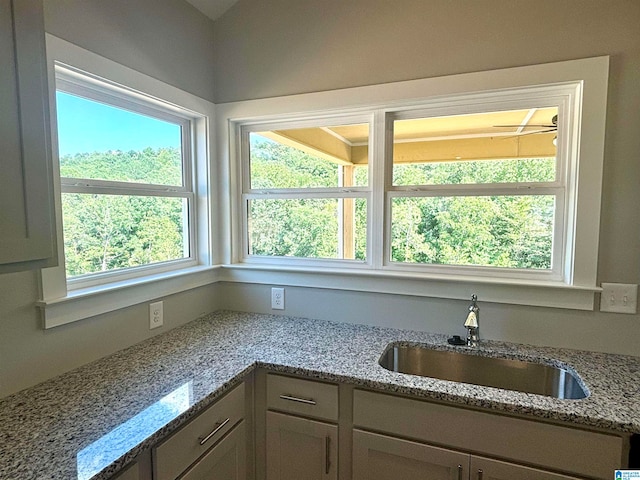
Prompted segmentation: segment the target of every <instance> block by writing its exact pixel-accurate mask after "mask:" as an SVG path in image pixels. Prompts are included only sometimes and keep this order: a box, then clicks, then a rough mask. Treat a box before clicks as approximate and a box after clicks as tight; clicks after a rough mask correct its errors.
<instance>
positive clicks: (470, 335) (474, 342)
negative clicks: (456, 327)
mask: <svg viewBox="0 0 640 480" xmlns="http://www.w3.org/2000/svg"><path fill="white" fill-rule="evenodd" d="M464 326H465V327H466V329H467V346H469V347H476V346H478V341H479V340H480V307H478V296H477V295H475V294H474V295H472V296H471V305H469V313H468V314H467V319H466V320H465V322H464Z"/></svg>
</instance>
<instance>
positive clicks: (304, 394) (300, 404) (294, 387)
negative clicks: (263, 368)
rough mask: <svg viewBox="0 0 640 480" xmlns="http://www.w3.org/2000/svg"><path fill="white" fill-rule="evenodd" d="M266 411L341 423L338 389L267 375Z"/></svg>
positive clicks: (309, 381) (335, 386)
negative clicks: (339, 419)
mask: <svg viewBox="0 0 640 480" xmlns="http://www.w3.org/2000/svg"><path fill="white" fill-rule="evenodd" d="M267 408H269V409H271V410H279V411H281V412H289V413H294V414H298V415H304V416H306V417H314V418H322V419H324V420H332V421H335V422H337V421H338V386H337V385H331V384H328V383H321V382H314V381H311V380H301V379H299V378H291V377H283V376H282V375H273V374H268V375H267Z"/></svg>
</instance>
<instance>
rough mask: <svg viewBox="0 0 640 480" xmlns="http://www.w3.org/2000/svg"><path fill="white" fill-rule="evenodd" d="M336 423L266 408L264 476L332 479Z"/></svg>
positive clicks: (271, 479)
mask: <svg viewBox="0 0 640 480" xmlns="http://www.w3.org/2000/svg"><path fill="white" fill-rule="evenodd" d="M337 439H338V427H337V426H336V425H331V424H328V423H324V422H318V421H315V420H310V419H308V418H298V417H294V416H291V415H283V414H280V413H275V412H267V480H290V479H296V480H336V479H337V478H338V475H337V472H338V468H337V467H338V465H337V452H338V449H337V444H338V441H337Z"/></svg>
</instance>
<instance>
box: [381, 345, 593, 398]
mask: <svg viewBox="0 0 640 480" xmlns="http://www.w3.org/2000/svg"><path fill="white" fill-rule="evenodd" d="M379 363H380V365H381V366H382V367H384V368H386V369H387V370H391V371H393V372H400V373H407V374H410V375H420V376H422V377H431V378H438V379H440V380H450V381H453V382H462V383H471V384H474V385H483V386H486V387H496V388H504V389H506V390H516V391H518V392H527V393H536V394H538V395H546V396H549V397H554V398H563V399H575V400H577V399H581V398H586V397H587V396H589V394H588V392H587V391H585V389H584V388H583V387H582V385H581V384H580V382H579V381H578V379H577V378H576V376H575V375H574V374H573V373H572V372H570V371H568V370H565V369H562V368H558V367H554V366H552V365H543V364H540V363H534V362H527V361H524V360H515V359H510V358H494V357H483V356H479V355H471V354H468V353H463V352H455V351H449V350H433V349H430V348H427V347H421V346H408V345H390V346H389V347H387V350H385V353H384V354H383V355H382V357H381V358H380V360H379Z"/></svg>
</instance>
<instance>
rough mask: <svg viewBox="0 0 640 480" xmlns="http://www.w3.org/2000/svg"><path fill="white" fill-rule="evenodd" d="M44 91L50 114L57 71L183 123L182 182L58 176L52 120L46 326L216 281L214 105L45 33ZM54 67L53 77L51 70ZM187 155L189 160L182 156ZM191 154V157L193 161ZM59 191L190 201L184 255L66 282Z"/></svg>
mask: <svg viewBox="0 0 640 480" xmlns="http://www.w3.org/2000/svg"><path fill="white" fill-rule="evenodd" d="M46 41H47V57H48V69H49V72H48V73H49V95H50V106H51V111H52V112H55V93H56V76H57V79H58V80H57V81H58V86H60V87H61V88H60V89H61V90H63V91H68V92H69V93H71V94H74V93H81V96H84V97H88V98H90V99H94V100H100V99H103V100H108V102H107V103H108V104H111V105H115V106H120V107H125V108H127V109H129V110H131V111H135V112H138V113H145V112H146V113H148V114H151V115H152V116H154V117H160V118H163V117H164V118H165V119H167V120H169V121H172V122H179V123H180V124H181V125H182V126H183V132H186V133H187V135H183V145H182V148H183V154H185V160H183V164H184V168H183V185H182V186H170V187H168V186H166V185H149V184H142V183H133V182H114V181H107V180H80V181H78V179H65V178H61V177H60V168H59V160H58V140H57V121H56V115H55V113H53V114H52V119H51V135H52V145H53V153H54V154H53V170H54V195H55V201H56V221H57V243H58V247H57V248H58V255H59V259H60V264H59V265H58V266H57V267H53V268H48V269H43V270H42V271H41V300H40V301H39V302H37V304H38V306H39V307H41V310H42V313H43V322H44V327H45V328H51V327H55V326H58V325H62V324H65V323H70V322H74V321H77V320H82V319H84V318H88V317H91V316H95V315H98V314H102V313H106V312H110V311H113V310H117V309H120V308H124V307H127V306H131V305H134V304H138V303H141V302H146V301H149V300H153V299H157V298H159V297H163V296H166V295H170V294H173V293H178V292H182V291H186V290H189V289H192V288H196V287H199V286H202V285H207V284H210V283H214V282H216V281H217V269H216V268H215V267H214V264H215V263H217V257H216V253H215V252H214V251H213V234H212V232H213V231H214V225H215V224H216V222H217V218H218V216H217V215H215V211H214V210H213V208H212V205H211V203H212V200H213V198H214V195H215V190H214V188H213V187H214V183H213V172H212V169H211V166H210V149H211V138H212V137H213V125H214V118H215V110H214V105H213V104H212V103H210V102H207V101H206V100H204V99H201V98H199V97H196V96H194V95H192V94H189V93H187V92H184V91H182V90H179V89H178V88H176V87H173V86H170V85H167V84H165V83H163V82H160V81H158V80H156V79H153V78H151V77H148V76H146V75H144V74H141V73H139V72H136V71H135V70H132V69H129V68H127V67H124V66H122V65H120V64H117V63H115V62H113V61H111V60H108V59H106V58H104V57H101V56H99V55H96V54H94V53H92V52H89V51H87V50H84V49H82V48H80V47H77V46H75V45H73V44H71V43H69V42H66V41H64V40H61V39H59V38H57V37H54V36H52V35H49V34H47V36H46ZM56 70H57V75H56ZM187 156H188V157H189V160H187V159H186V158H187ZM191 159H193V161H192V160H191ZM62 192H73V193H89V192H100V193H112V192H117V193H118V194H120V195H123V194H128V193H131V194H136V195H140V194H143V195H150V196H154V195H155V196H161V197H178V198H186V199H187V200H188V202H189V203H190V206H189V212H188V215H189V217H190V218H189V245H188V248H189V257H187V258H182V259H177V260H172V261H167V262H159V263H153V264H148V265H143V266H139V267H132V268H127V269H120V270H114V271H109V272H100V273H95V274H87V275H82V276H78V277H77V278H72V279H67V278H66V272H65V265H64V248H63V245H64V242H63V230H62V208H61V194H62Z"/></svg>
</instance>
